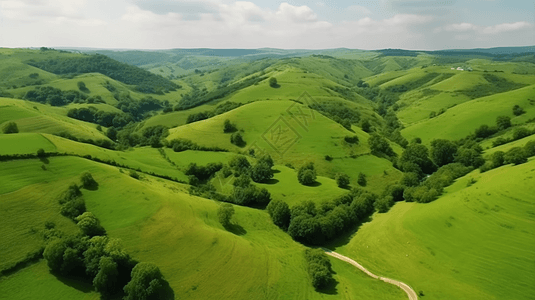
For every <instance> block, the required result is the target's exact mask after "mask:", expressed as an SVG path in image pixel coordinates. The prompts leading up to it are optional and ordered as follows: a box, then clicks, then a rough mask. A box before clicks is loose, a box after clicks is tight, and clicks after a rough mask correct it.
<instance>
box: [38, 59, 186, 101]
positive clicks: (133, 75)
mask: <svg viewBox="0 0 535 300" xmlns="http://www.w3.org/2000/svg"><path fill="white" fill-rule="evenodd" d="M28 64H29V65H32V66H34V67H37V68H40V69H43V70H45V71H48V72H51V73H54V74H58V75H61V74H83V73H101V74H103V75H106V76H108V77H110V78H113V79H115V80H118V81H121V82H123V83H126V84H131V85H136V90H138V91H139V92H142V93H153V94H163V93H167V92H169V91H175V90H177V89H179V88H180V86H179V85H177V84H176V83H173V82H171V81H169V80H167V79H165V78H163V77H162V76H159V75H156V74H153V73H151V72H149V71H146V70H143V69H141V68H138V67H134V66H131V65H128V64H125V63H121V62H118V61H116V60H113V59H111V58H109V57H107V56H104V55H100V54H96V55H85V56H82V57H68V58H67V57H65V58H58V59H50V60H43V61H34V60H30V61H29V62H28Z"/></svg>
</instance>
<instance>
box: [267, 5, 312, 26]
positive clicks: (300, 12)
mask: <svg viewBox="0 0 535 300" xmlns="http://www.w3.org/2000/svg"><path fill="white" fill-rule="evenodd" d="M275 15H276V16H277V17H279V18H281V19H284V20H291V21H295V22H314V21H317V20H318V15H317V14H316V13H315V12H314V11H313V10H312V9H311V8H310V7H308V6H306V5H303V6H293V5H291V4H288V3H286V2H283V3H281V4H280V5H279V8H278V9H277V12H276V13H275Z"/></svg>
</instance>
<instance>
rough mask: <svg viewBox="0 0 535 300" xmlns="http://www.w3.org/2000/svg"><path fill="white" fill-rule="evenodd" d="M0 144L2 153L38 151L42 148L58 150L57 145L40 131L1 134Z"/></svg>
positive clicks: (47, 150) (51, 150) (50, 150)
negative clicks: (39, 132)
mask: <svg viewBox="0 0 535 300" xmlns="http://www.w3.org/2000/svg"><path fill="white" fill-rule="evenodd" d="M0 145H2V147H1V148H0V155H5V154H26V153H37V150H39V149H41V148H42V149H43V150H45V151H46V152H55V151H56V146H55V145H54V144H52V143H51V142H50V141H49V140H48V139H46V138H45V137H43V136H42V135H41V134H38V133H18V134H1V135H0Z"/></svg>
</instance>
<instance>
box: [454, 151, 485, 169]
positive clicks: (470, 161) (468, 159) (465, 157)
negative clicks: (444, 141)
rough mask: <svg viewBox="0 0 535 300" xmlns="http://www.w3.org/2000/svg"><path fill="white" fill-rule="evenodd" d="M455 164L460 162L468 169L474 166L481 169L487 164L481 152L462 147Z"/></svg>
mask: <svg viewBox="0 0 535 300" xmlns="http://www.w3.org/2000/svg"><path fill="white" fill-rule="evenodd" d="M455 162H459V163H461V164H463V165H465V166H467V167H469V166H473V167H474V168H479V167H480V166H481V165H483V164H484V163H485V160H484V159H483V158H482V157H481V152H479V151H477V150H476V149H472V148H465V147H462V148H459V150H457V156H455Z"/></svg>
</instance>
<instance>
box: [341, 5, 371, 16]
mask: <svg viewBox="0 0 535 300" xmlns="http://www.w3.org/2000/svg"><path fill="white" fill-rule="evenodd" d="M347 10H348V11H350V12H352V13H354V14H357V15H365V16H366V15H371V14H372V11H371V10H369V9H368V8H366V7H364V6H362V5H351V6H349V7H348V8H347Z"/></svg>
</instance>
